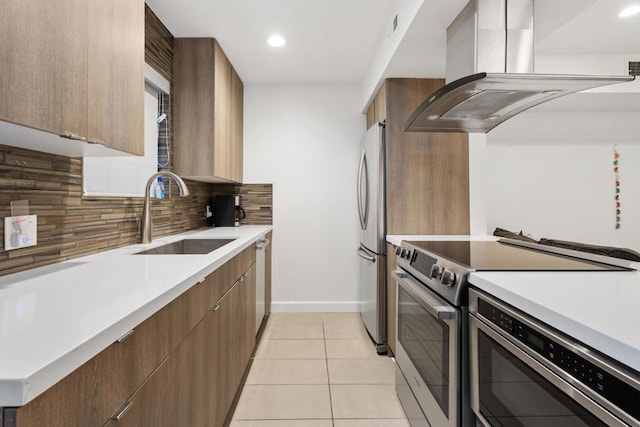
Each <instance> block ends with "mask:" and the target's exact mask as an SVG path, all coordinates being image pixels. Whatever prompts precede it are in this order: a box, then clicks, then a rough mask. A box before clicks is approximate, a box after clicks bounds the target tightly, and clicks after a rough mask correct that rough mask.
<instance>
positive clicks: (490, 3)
mask: <svg viewBox="0 0 640 427" xmlns="http://www.w3.org/2000/svg"><path fill="white" fill-rule="evenodd" d="M533 46H534V31H533V0H471V1H470V2H469V3H468V4H467V6H465V8H464V9H463V10H462V12H460V14H459V15H458V16H457V17H456V19H455V20H454V21H453V23H452V24H451V25H450V26H449V28H447V64H446V67H447V69H446V78H447V79H446V81H447V83H448V84H447V85H445V86H444V87H442V88H441V89H439V90H438V91H436V92H435V93H433V94H432V95H431V96H429V97H428V98H427V99H426V100H425V101H424V102H423V103H422V104H421V105H420V106H419V107H418V108H417V109H416V111H414V113H413V114H412V115H411V117H410V118H409V120H407V123H406V124H405V131H410V132H411V131H413V132H467V133H471V132H480V133H486V132H489V131H490V130H491V129H493V128H494V127H496V126H497V125H499V124H500V123H502V122H504V121H505V120H507V119H509V118H511V117H513V116H515V115H516V114H519V113H521V112H522V111H525V110H527V109H529V108H531V107H534V106H536V105H538V104H541V103H543V102H546V101H549V100H552V99H555V98H558V97H561V96H564V95H568V94H571V93H574V92H579V91H581V90H585V89H591V88H594V87H598V86H605V85H609V84H615V83H624V82H629V81H632V80H633V79H634V78H635V77H634V76H625V75H623V76H602V75H565V74H534V72H533V55H534V49H533Z"/></svg>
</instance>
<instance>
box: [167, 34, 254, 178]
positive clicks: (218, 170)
mask: <svg viewBox="0 0 640 427" xmlns="http://www.w3.org/2000/svg"><path fill="white" fill-rule="evenodd" d="M173 78H174V81H173V102H174V140H175V144H176V154H175V170H176V173H178V174H179V175H180V176H183V177H186V178H190V179H194V180H198V181H205V182H242V110H243V107H242V96H243V94H242V92H243V86H242V81H241V80H240V78H239V77H238V75H237V73H236V72H235V70H234V69H233V67H232V66H231V63H230V62H229V60H228V59H227V56H226V55H225V53H224V52H223V50H222V48H221V47H220V45H219V44H218V43H217V42H216V40H215V39H210V38H200V39H180V38H177V39H175V41H174V74H173Z"/></svg>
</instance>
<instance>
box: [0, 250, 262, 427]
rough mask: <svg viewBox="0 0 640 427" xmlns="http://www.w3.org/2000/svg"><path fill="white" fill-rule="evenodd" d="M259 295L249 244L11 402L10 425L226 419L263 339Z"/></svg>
mask: <svg viewBox="0 0 640 427" xmlns="http://www.w3.org/2000/svg"><path fill="white" fill-rule="evenodd" d="M214 296H217V298H216V299H212V298H213V297H214ZM255 300H256V266H255V247H254V246H250V247H249V248H247V249H246V250H245V251H243V252H241V253H240V254H239V255H237V256H236V257H234V258H233V259H231V260H230V261H229V262H227V263H226V264H225V265H223V266H222V267H220V268H219V269H218V270H216V271H215V272H214V273H213V274H211V275H209V276H208V277H207V278H205V280H203V281H202V282H200V283H198V284H196V285H194V286H192V287H191V288H190V289H189V290H188V291H186V292H185V293H183V294H182V295H181V296H179V297H178V298H176V299H175V300H174V301H172V302H171V303H170V304H168V305H167V306H165V307H164V308H162V309H161V310H160V311H159V312H157V313H156V314H154V315H153V316H151V317H150V318H148V319H147V320H145V321H144V322H142V323H141V324H140V325H138V326H137V327H136V328H134V329H133V333H130V334H126V335H125V336H123V338H122V339H121V340H119V341H117V342H115V343H113V344H112V345H111V346H109V347H108V348H106V349H105V350H103V351H102V352H101V353H99V354H98V355H96V356H95V357H94V358H92V359H91V360H89V361H88V362H87V363H85V364H84V365H82V366H81V367H80V368H78V369H76V370H75V371H74V372H72V373H71V374H69V375H68V376H67V377H65V378H64V379H62V380H61V381H60V382H58V383H57V384H56V385H54V386H53V387H51V388H50V389H49V390H47V391H46V392H45V393H43V394H42V395H40V396H39V397H38V398H36V399H34V400H33V401H31V402H29V403H28V404H27V405H25V406H22V407H20V408H9V409H5V410H7V411H15V418H16V423H15V424H13V423H11V424H10V425H9V426H5V427H14V426H16V427H42V426H47V427H68V426H82V427H92V426H95V427H101V426H109V427H115V426H125V427H147V426H149V427H163V426H167V427H175V426H194V427H200V426H203V427H204V426H212V427H215V426H222V425H223V423H224V421H225V419H226V417H227V415H228V412H229V409H230V408H231V405H232V403H233V400H234V397H235V395H236V392H237V391H238V390H239V388H240V386H241V382H242V378H243V375H244V372H245V370H246V368H247V366H248V363H249V360H250V358H251V354H252V352H253V349H254V347H255V345H256V337H255V322H256V318H255V315H256V314H255V308H256V307H255V303H256V302H255ZM125 408H126V410H125ZM13 415H14V414H13V413H12V418H13ZM2 416H3V413H2V408H0V419H2ZM6 418H8V417H6ZM0 425H3V424H0Z"/></svg>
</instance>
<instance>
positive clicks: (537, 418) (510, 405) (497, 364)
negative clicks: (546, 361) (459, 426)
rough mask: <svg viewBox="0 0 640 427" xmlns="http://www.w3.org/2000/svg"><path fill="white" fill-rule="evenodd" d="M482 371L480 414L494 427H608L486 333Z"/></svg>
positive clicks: (480, 342)
mask: <svg viewBox="0 0 640 427" xmlns="http://www.w3.org/2000/svg"><path fill="white" fill-rule="evenodd" d="M478 368H479V369H478V373H479V379H480V384H479V396H480V412H481V414H482V415H483V416H484V417H485V418H486V419H487V421H488V422H489V423H490V424H491V425H492V426H504V427H519V426H526V427H538V426H540V427H551V426H563V427H578V426H606V424H604V423H603V422H601V421H600V420H598V419H597V418H596V417H595V416H594V415H592V414H591V413H590V412H589V411H587V410H586V409H585V408H583V407H582V406H581V405H579V404H577V403H576V402H575V401H573V400H572V399H570V398H569V397H568V396H567V395H566V394H565V393H563V392H562V391H560V390H559V389H558V388H556V387H555V386H554V385H552V384H550V383H549V382H547V381H545V379H544V378H543V377H542V376H541V375H540V374H538V373H536V371H534V370H533V369H532V368H530V367H529V366H527V365H526V364H525V363H523V362H522V361H521V360H520V359H518V358H517V357H516V356H514V355H513V354H511V353H509V352H508V351H507V350H506V349H505V348H504V347H502V346H501V345H500V344H498V343H497V342H495V341H494V340H493V339H491V338H490V337H489V336H487V335H486V334H485V333H484V332H482V331H478Z"/></svg>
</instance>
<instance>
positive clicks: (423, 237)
mask: <svg viewBox="0 0 640 427" xmlns="http://www.w3.org/2000/svg"><path fill="white" fill-rule="evenodd" d="M498 239H499V238H498V237H496V236H482V235H479V236H469V235H461V234H387V242H389V243H391V244H392V245H396V246H400V243H401V242H402V241H403V240H407V241H412V240H413V241H418V242H427V241H434V242H440V241H446V240H449V241H462V242H476V241H480V242H486V241H495V240H498Z"/></svg>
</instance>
